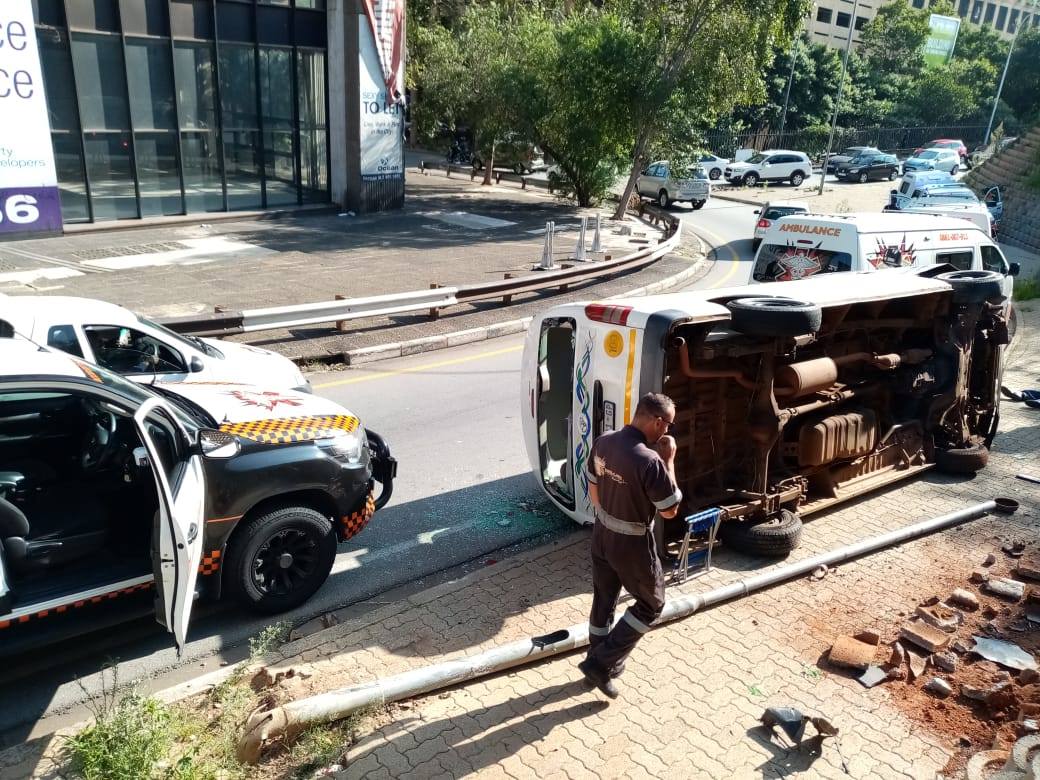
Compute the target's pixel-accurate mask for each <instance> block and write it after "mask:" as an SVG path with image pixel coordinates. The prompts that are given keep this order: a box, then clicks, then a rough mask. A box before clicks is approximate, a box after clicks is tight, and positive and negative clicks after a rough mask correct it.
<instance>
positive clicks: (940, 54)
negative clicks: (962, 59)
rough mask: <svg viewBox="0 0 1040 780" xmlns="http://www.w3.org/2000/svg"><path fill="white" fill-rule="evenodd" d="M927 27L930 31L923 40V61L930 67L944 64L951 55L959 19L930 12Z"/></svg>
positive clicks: (955, 42)
mask: <svg viewBox="0 0 1040 780" xmlns="http://www.w3.org/2000/svg"><path fill="white" fill-rule="evenodd" d="M928 27H929V29H930V32H929V33H928V39H927V40H926V41H925V42H924V62H925V64H926V65H927V66H928V67H930V68H934V67H936V66H937V65H945V64H946V63H948V62H949V61H950V59H951V58H952V57H953V49H954V47H955V46H956V45H957V34H958V33H959V32H960V29H961V20H960V18H959V17H956V16H941V15H940V14H932V15H931V17H929V19H928Z"/></svg>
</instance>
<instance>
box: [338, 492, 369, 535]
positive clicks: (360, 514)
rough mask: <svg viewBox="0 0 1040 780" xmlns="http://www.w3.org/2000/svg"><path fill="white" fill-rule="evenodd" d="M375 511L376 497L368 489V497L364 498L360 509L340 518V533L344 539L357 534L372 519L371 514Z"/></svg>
mask: <svg viewBox="0 0 1040 780" xmlns="http://www.w3.org/2000/svg"><path fill="white" fill-rule="evenodd" d="M375 513H376V499H375V496H374V495H373V494H372V492H371V491H369V494H368V497H367V498H366V499H365V503H364V504H362V506H361V508H360V509H357V510H355V511H354V512H351V513H350V514H349V515H344V516H343V517H341V518H340V522H341V523H342V524H343V531H342V533H341V534H340V535H341V537H342V538H343V539H344V540H346V539H349V538H351V537H352V536H357V534H359V533H361V530H362V529H363V528H364V527H365V526H366V525H368V521H369V520H371V519H372V515H374V514H375Z"/></svg>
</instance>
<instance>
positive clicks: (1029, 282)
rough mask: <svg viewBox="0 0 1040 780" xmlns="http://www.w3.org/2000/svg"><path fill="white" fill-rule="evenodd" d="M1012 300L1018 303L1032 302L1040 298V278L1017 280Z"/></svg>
mask: <svg viewBox="0 0 1040 780" xmlns="http://www.w3.org/2000/svg"><path fill="white" fill-rule="evenodd" d="M1011 298H1012V299H1013V300H1016V301H1031V300H1033V299H1034V298H1040V276H1037V277H1034V278H1032V279H1018V280H1016V281H1015V291H1014V293H1012V295H1011Z"/></svg>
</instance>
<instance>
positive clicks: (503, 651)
mask: <svg viewBox="0 0 1040 780" xmlns="http://www.w3.org/2000/svg"><path fill="white" fill-rule="evenodd" d="M1017 509H1018V502H1017V501H1015V500H1013V499H1010V498H995V499H992V500H990V501H985V502H983V503H981V504H975V505H973V506H970V507H967V508H966V509H961V510H959V511H957V512H951V513H949V514H945V515H941V516H940V517H935V518H932V519H930V520H923V521H921V522H919V523H913V524H911V525H907V526H903V527H902V528H897V529H896V530H894V531H889V532H887V533H883V534H879V535H878V536H872V537H870V538H869V539H864V540H863V541H860V542H856V543H854V544H850V545H846V546H845V547H839V548H838V549H836V550H831V551H830V552H826V553H822V554H820V555H816V556H813V557H812V558H807V559H806V560H804V561H799V562H797V563H792V564H789V565H787V566H781V567H780V568H778V569H775V570H774V571H771V572H766V573H764V574H759V575H754V576H751V577H745V578H744V579H742V580H738V581H737V582H734V583H732V584H730V585H723V586H722V587H719V588H714V589H712V590H709V591H707V592H705V593H700V594H695V595H692V596H682V597H679V598H676V599H670V600H669V601H668V602H667V603H666V604H665V607H664V611H663V612H662V613H661V617H660V618H658V619H657V621H656V622H655V623H654V628H657V627H658V626H659V625H661V624H662V623H667V622H669V621H672V620H679V619H680V618H684V617H688V616H689V615H692V614H694V613H695V612H699V611H701V610H703V609H706V608H710V607H714V606H716V605H718V604H722V603H723V602H726V601H731V600H733V599H738V598H743V597H744V596H747V595H750V594H751V593H754V592H755V591H758V590H762V589H764V588H768V587H771V586H773V585H778V584H779V583H781V582H786V581H787V580H791V579H794V578H795V577H801V576H803V575H806V574H809V573H810V572H812V571H814V570H815V569H817V568H819V567H820V566H833V565H836V564H839V563H842V562H844V561H849V560H852V559H854V558H858V557H860V556H863V555H869V554H871V553H874V552H877V551H879V550H882V549H884V548H887V547H891V546H892V545H896V544H902V543H903V542H907V541H910V540H912V539H917V538H918V537H921V536H926V535H928V534H931V533H934V532H935V531H941V530H943V529H946V528H951V527H953V526H955V525H960V524H961V523H965V522H968V521H970V520H977V519H978V518H980V517H982V516H983V515H986V514H989V513H1000V514H1012V513H1014V512H1015V511H1016V510H1017ZM588 643H589V629H588V625H587V624H585V623H579V624H577V625H573V626H571V627H570V628H565V629H561V630H559V631H554V632H553V633H551V634H546V635H544V636H537V637H528V638H526V639H520V640H517V641H515V642H510V643H509V644H506V645H500V646H499V647H495V648H492V649H491V650H487V651H485V652H483V653H479V654H477V655H472V656H469V657H467V658H460V659H458V660H455V661H445V662H443V663H439V664H434V665H433V666H428V667H425V668H422V669H414V670H412V671H409V672H404V673H402V674H397V675H394V676H393V677H386V678H382V679H377V680H373V681H371V682H367V683H363V684H361V685H352V686H350V687H347V688H340V689H338V690H335V691H329V692H328V693H322V694H319V695H317V696H312V697H310V698H307V699H300V700H299V701H295V702H290V703H288V704H283V705H282V706H280V707H276V708H274V709H273V710H269V711H267V712H255V713H253V714H252V715H251V716H250V717H249V720H248V721H247V722H246V725H245V731H244V733H243V735H242V737H241V739H240V740H239V743H238V750H237V752H238V758H239V760H240V761H242V762H243V763H251V764H253V763H256V762H257V761H258V760H259V758H260V755H261V753H262V751H263V748H264V746H265V745H267V744H269V743H271V742H272V741H274V740H278V739H292V738H293V737H295V736H296V735H297V734H299V733H300V732H301V731H303V730H304V729H306V728H308V727H310V726H314V725H316V724H319V723H327V722H330V721H335V720H340V719H342V718H345V717H347V716H348V715H350V714H352V713H354V712H357V711H358V710H361V709H364V708H366V707H371V706H376V705H383V704H387V703H389V702H394V701H400V700H402V699H408V698H412V697H414V696H419V695H421V694H424V693H429V692H430V691H435V690H438V689H440V688H447V687H449V686H451V685H457V684H458V683H461V682H465V681H467V680H473V679H476V678H478V677H485V676H487V675H490V674H494V673H495V672H499V671H502V670H503V669H509V668H511V667H513V666H519V665H520V664H527V663H531V662H532V661H537V660H540V659H542V658H549V657H552V656H554V655H559V654H560V653H566V652H567V651H569V650H576V649H578V648H581V647H584V646H585V645H587V644H588Z"/></svg>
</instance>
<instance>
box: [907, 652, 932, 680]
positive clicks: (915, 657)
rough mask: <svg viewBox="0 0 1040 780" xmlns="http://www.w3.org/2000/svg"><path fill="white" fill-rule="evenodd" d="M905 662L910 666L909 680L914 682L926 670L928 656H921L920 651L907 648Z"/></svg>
mask: <svg viewBox="0 0 1040 780" xmlns="http://www.w3.org/2000/svg"><path fill="white" fill-rule="evenodd" d="M906 660H907V661H908V662H909V665H910V679H911V680H916V679H918V678H919V677H923V676H924V673H925V670H926V669H927V668H928V656H926V655H923V654H922V653H921V651H920V650H918V649H916V648H913V647H909V648H907V651H906Z"/></svg>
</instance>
